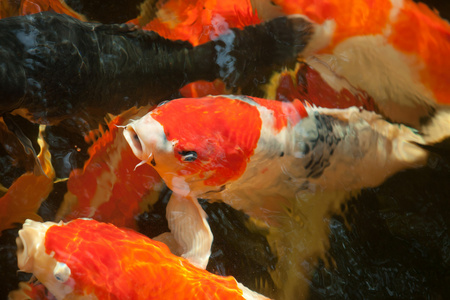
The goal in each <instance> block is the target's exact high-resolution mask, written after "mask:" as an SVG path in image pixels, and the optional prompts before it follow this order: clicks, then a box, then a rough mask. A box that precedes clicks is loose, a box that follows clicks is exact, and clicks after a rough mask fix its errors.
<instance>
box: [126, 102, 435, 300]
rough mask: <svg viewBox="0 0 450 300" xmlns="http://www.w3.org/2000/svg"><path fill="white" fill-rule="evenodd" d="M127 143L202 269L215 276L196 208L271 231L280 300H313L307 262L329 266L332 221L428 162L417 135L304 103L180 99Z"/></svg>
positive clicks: (134, 126) (134, 129)
mask: <svg viewBox="0 0 450 300" xmlns="http://www.w3.org/2000/svg"><path fill="white" fill-rule="evenodd" d="M124 134H125V137H126V139H127V141H128V142H129V144H130V146H131V147H132V149H133V152H134V153H135V155H136V156H137V157H138V158H140V159H141V160H145V161H148V162H149V163H151V164H152V166H153V167H154V168H155V169H156V170H157V171H158V173H159V174H160V175H161V177H162V179H163V180H164V181H165V183H166V184H167V185H168V187H169V188H170V189H171V190H172V191H173V194H172V197H171V198H170V200H169V203H168V206H167V212H166V216H167V219H168V223H169V228H170V230H171V234H172V235H173V236H174V239H175V240H176V241H177V242H178V243H179V244H180V245H181V247H182V249H184V250H185V252H184V253H183V256H184V257H186V258H188V259H189V260H190V261H192V262H193V263H195V264H196V265H198V266H201V267H205V266H206V263H207V262H208V258H209V254H210V246H211V243H212V234H211V231H210V229H209V226H208V224H207V222H206V214H205V213H204V211H203V210H202V209H201V207H200V206H199V204H198V203H197V200H196V199H197V198H203V199H211V200H222V201H224V202H226V203H227V204H229V205H231V206H232V207H233V208H235V209H238V210H243V211H244V212H245V213H247V214H249V215H250V216H251V217H253V218H254V219H256V220H259V221H260V222H263V223H265V224H267V225H269V227H270V232H271V234H270V235H269V237H268V240H269V242H270V243H271V246H272V248H273V251H274V252H276V253H278V254H279V256H278V257H279V261H278V265H277V269H276V271H275V272H274V274H273V276H274V281H275V282H276V283H277V284H278V285H279V289H280V291H281V293H282V294H281V295H280V299H292V297H294V295H297V296H298V297H299V298H304V297H306V293H307V292H306V291H307V282H306V281H305V278H307V277H308V276H310V275H311V274H308V270H307V269H304V268H303V266H304V261H310V260H311V259H312V258H313V257H317V255H319V256H324V253H325V251H326V245H327V243H328V238H327V237H328V225H329V224H328V223H327V221H326V220H327V218H326V217H327V216H328V214H329V213H330V211H336V210H339V207H340V205H341V203H342V202H343V201H345V199H346V196H348V193H351V192H352V191H357V190H359V189H361V188H362V187H373V186H377V185H379V184H381V183H382V182H383V181H384V180H385V179H386V178H387V177H389V176H390V175H392V174H394V173H395V172H398V171H400V170H403V169H405V168H409V167H415V166H420V165H423V164H424V163H425V159H426V152H425V151H424V150H422V149H421V148H420V147H418V146H416V145H415V144H414V143H411V141H415V142H417V143H422V142H423V139H422V137H421V136H420V135H418V134H417V133H416V132H415V131H413V130H411V128H409V127H406V126H403V125H402V126H398V125H394V124H391V123H389V122H387V121H385V120H384V119H383V118H382V117H381V116H379V115H377V114H375V113H373V112H368V111H364V110H363V111H361V110H359V109H358V108H356V107H351V108H347V109H325V108H317V107H312V106H308V105H304V104H302V103H301V102H300V101H299V100H295V101H293V102H280V101H275V100H266V99H259V98H252V97H246V96H215V97H212V96H211V97H204V98H182V99H176V100H172V101H169V102H167V103H166V104H164V105H162V106H159V107H157V108H155V109H154V110H153V111H151V112H150V113H148V114H147V115H145V116H144V117H142V118H141V119H139V120H136V121H134V122H132V123H130V124H128V125H127V128H126V130H125V131H124ZM330 194H331V195H330ZM319 203H320V205H318V204H319ZM179 216H184V217H182V218H181V217H179ZM192 231H194V232H196V233H195V234H193V233H192ZM287 249H290V250H289V251H288V250H287ZM291 250H292V251H291ZM300 274H303V275H300ZM300 295H301V296H300Z"/></svg>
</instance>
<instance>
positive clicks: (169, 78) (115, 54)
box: [0, 12, 311, 124]
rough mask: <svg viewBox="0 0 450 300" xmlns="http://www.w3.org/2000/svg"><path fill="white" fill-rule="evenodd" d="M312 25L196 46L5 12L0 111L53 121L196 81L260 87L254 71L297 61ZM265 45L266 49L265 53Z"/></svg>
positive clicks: (263, 29)
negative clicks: (261, 49)
mask: <svg viewBox="0 0 450 300" xmlns="http://www.w3.org/2000/svg"><path fill="white" fill-rule="evenodd" d="M308 24H309V23H307V22H305V21H304V20H303V19H302V18H295V17H292V18H286V17H282V18H278V19H276V20H271V21H269V22H268V23H266V24H265V25H264V24H261V25H258V26H249V27H246V29H243V30H239V29H230V31H229V32H228V33H227V34H224V35H221V36H218V37H217V38H215V39H214V40H212V41H210V42H208V43H205V44H202V45H199V46H197V47H192V45H191V44H190V43H188V42H182V41H170V40H167V39H164V38H163V37H161V36H160V35H158V34H157V33H155V32H151V31H143V30H139V29H136V28H134V27H132V26H128V25H125V24H122V25H118V24H114V25H107V24H98V23H88V22H81V21H79V20H76V19H74V18H72V17H70V16H67V15H62V14H54V13H50V12H43V13H38V14H34V15H28V16H19V17H11V18H5V19H2V20H0V41H3V42H2V43H1V48H0V60H1V61H3V62H4V66H3V67H2V68H1V69H0V71H1V72H0V90H1V91H2V93H1V96H2V97H1V99H2V100H1V102H0V113H2V114H3V113H8V112H12V111H15V113H18V114H21V115H23V116H25V117H27V118H29V119H32V120H33V121H35V122H39V123H46V124H49V123H52V124H54V123H57V122H59V121H61V120H63V119H65V118H76V117H79V118H81V119H83V120H91V119H93V118H95V117H98V118H103V116H104V115H105V114H106V113H108V112H109V113H114V114H117V113H120V112H121V111H123V110H124V109H128V108H130V107H133V106H142V105H147V104H156V103H158V102H160V101H161V100H163V99H167V98H168V97H170V95H171V94H173V93H176V92H177V91H178V89H179V88H181V87H183V86H184V85H185V84H187V83H189V82H193V81H196V80H207V81H213V80H214V79H216V78H220V79H222V80H223V81H224V82H225V83H226V84H227V86H229V87H230V88H233V89H237V88H243V87H245V86H247V85H253V82H252V79H250V78H249V75H250V74H251V75H252V76H253V77H256V78H259V77H264V76H269V75H270V74H271V73H272V71H273V69H276V68H281V67H282V66H286V65H289V64H292V63H294V62H295V60H296V57H297V54H298V53H299V52H301V50H302V48H303V46H304V45H305V43H306V42H305V41H306V40H307V39H308V37H309V36H310V34H311V32H310V31H309V30H308ZM266 45H271V47H270V48H268V47H266ZM261 47H265V51H258V49H260V48H261ZM17 54H20V55H17ZM262 62H264V63H262ZM252 76H250V77H252ZM253 88H254V87H253Z"/></svg>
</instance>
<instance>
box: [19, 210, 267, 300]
mask: <svg viewBox="0 0 450 300" xmlns="http://www.w3.org/2000/svg"><path fill="white" fill-rule="evenodd" d="M17 243H18V249H19V250H18V264H19V268H20V269H21V270H23V271H25V272H33V273H34V275H35V276H36V277H37V278H38V280H39V281H41V282H42V283H43V284H44V285H45V286H46V287H47V288H48V289H49V291H50V292H51V293H52V294H53V295H54V296H55V297H56V299H85V298H83V297H92V299H266V298H264V297H263V296H260V295H257V294H256V293H253V292H251V291H249V290H248V291H247V290H246V288H242V287H243V286H242V285H240V284H238V283H237V282H236V280H235V279H234V278H233V277H222V276H218V275H214V274H211V273H209V272H207V271H205V270H201V269H198V268H196V267H194V266H193V265H191V264H190V263H189V262H188V261H187V260H185V259H183V258H180V257H177V256H175V255H173V254H172V253H171V252H170V251H169V249H168V248H167V246H165V245H164V244H163V243H160V242H157V241H153V240H151V239H149V238H147V237H146V236H143V235H141V234H139V233H136V232H134V231H132V230H129V229H119V228H117V227H115V226H113V225H111V224H105V223H100V222H97V221H94V220H86V219H84V220H82V219H77V220H73V221H71V222H69V223H59V224H56V223H53V222H46V223H39V222H34V221H30V220H28V221H27V222H25V224H24V226H23V229H22V230H21V231H19V238H18V239H17ZM243 290H245V291H243ZM246 293H249V294H246ZM248 295H252V296H255V297H253V298H252V296H248Z"/></svg>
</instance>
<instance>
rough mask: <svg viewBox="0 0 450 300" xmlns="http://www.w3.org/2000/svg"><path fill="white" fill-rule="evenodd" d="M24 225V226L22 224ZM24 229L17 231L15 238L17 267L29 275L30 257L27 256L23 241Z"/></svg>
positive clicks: (27, 250) (25, 243) (30, 267)
mask: <svg viewBox="0 0 450 300" xmlns="http://www.w3.org/2000/svg"><path fill="white" fill-rule="evenodd" d="M24 225H25V224H24ZM24 234H25V231H24V229H21V230H19V236H18V237H17V238H16V245H17V252H16V256H17V266H18V267H19V269H20V270H21V271H24V272H27V273H30V272H31V271H32V257H31V256H30V255H29V253H28V252H29V249H28V244H27V242H26V239H25V236H24Z"/></svg>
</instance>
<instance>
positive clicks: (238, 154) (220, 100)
mask: <svg viewBox="0 0 450 300" xmlns="http://www.w3.org/2000/svg"><path fill="white" fill-rule="evenodd" d="M261 124H262V122H261V119H260V117H259V112H258V110H257V108H256V107H255V106H254V105H252V104H251V103H248V102H246V101H242V100H241V99H234V98H228V97H224V96H217V97H204V98H182V99H176V100H172V101H169V102H167V103H165V104H164V105H161V106H159V107H157V108H155V109H154V110H152V111H151V112H149V113H148V114H147V115H145V116H144V117H142V118H140V119H138V120H136V121H133V122H132V123H130V124H128V126H127V128H126V130H125V131H124V135H125V137H126V139H127V141H128V143H129V145H130V146H131V148H132V150H133V152H134V154H135V155H136V156H137V157H138V158H139V159H141V160H142V161H145V162H148V163H149V164H151V165H152V166H153V167H154V168H155V169H156V171H157V172H158V173H159V175H160V176H161V177H162V178H163V180H164V181H165V183H166V184H167V185H168V186H169V188H171V189H172V190H173V191H174V192H175V193H178V194H181V195H190V196H193V197H200V196H203V195H206V194H207V195H208V198H209V199H212V198H214V197H210V195H211V194H214V193H219V192H221V191H223V190H224V189H225V188H226V185H227V184H228V183H230V182H232V181H234V180H236V179H238V178H239V177H240V176H241V175H242V174H243V173H244V172H245V169H246V167H247V164H248V162H249V161H250V158H251V157H252V155H253V154H254V150H255V148H256V147H257V144H258V140H259V137H260V132H261Z"/></svg>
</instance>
